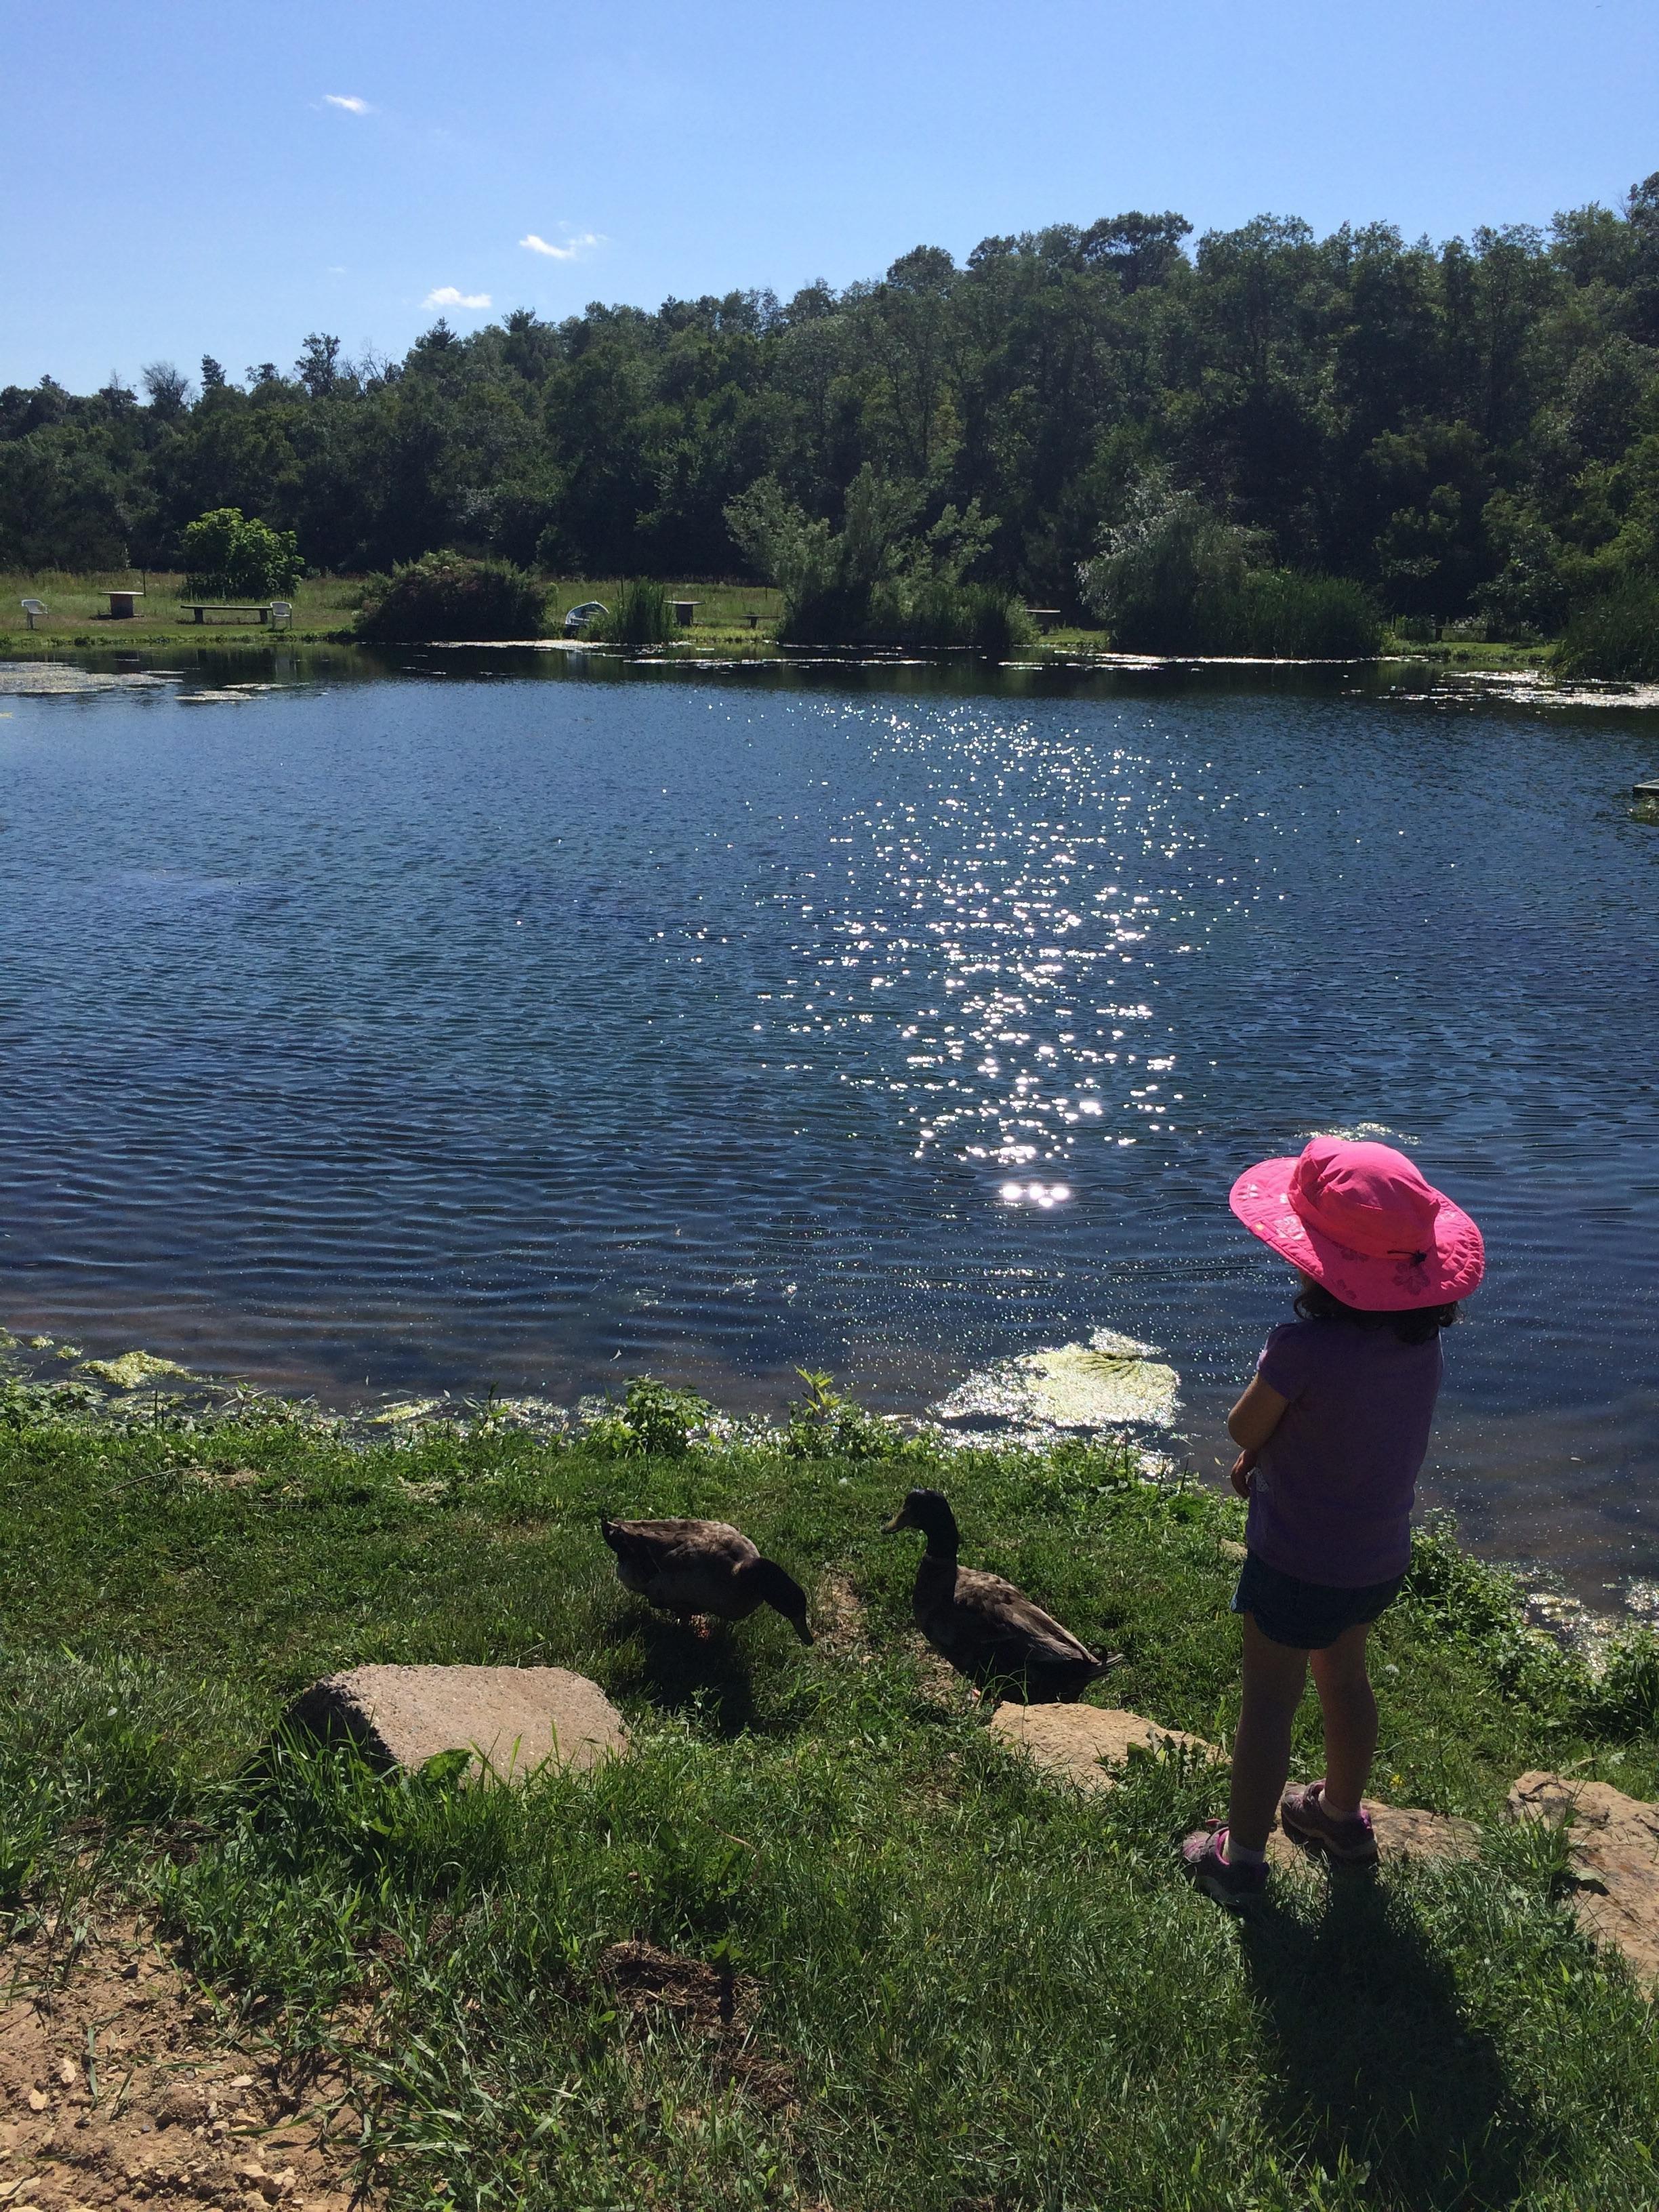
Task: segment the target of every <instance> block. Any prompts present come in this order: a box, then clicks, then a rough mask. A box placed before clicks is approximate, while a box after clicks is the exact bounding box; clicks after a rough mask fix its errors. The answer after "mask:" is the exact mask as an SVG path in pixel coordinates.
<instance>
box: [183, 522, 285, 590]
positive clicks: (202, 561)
mask: <svg viewBox="0 0 1659 2212" xmlns="http://www.w3.org/2000/svg"><path fill="white" fill-rule="evenodd" d="M179 544H180V549H181V550H182V553H183V556H184V563H185V569H186V571H187V572H188V573H187V574H186V575H185V590H186V591H188V592H224V593H227V594H230V593H235V594H239V595H240V594H246V596H247V597H248V598H250V599H256V598H263V597H264V595H265V594H267V593H269V592H291V591H292V590H293V589H294V586H295V585H296V584H297V583H298V582H299V580H300V579H301V576H302V575H304V574H305V567H306V564H305V562H303V561H302V560H301V558H300V551H299V541H298V540H297V539H296V538H295V535H294V532H292V531H291V530H272V529H271V528H270V526H269V525H268V524H266V523H263V522H261V521H260V520H259V519H258V516H257V515H245V514H244V513H242V510H241V508H240V507H215V508H213V510H212V511H211V512H210V513H207V514H204V515H201V516H198V517H197V520H195V521H194V522H192V523H189V524H187V525H186V526H185V532H184V535H183V537H182V538H181V539H180V540H179Z"/></svg>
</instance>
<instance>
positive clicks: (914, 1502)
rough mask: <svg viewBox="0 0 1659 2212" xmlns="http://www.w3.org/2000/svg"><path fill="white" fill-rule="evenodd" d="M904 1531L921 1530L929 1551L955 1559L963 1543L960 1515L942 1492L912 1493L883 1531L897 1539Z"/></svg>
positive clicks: (915, 1491) (885, 1522) (921, 1491)
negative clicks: (959, 1532) (946, 1554)
mask: <svg viewBox="0 0 1659 2212" xmlns="http://www.w3.org/2000/svg"><path fill="white" fill-rule="evenodd" d="M901 1528H920V1529H921V1533H922V1534H923V1535H924V1536H926V1537H927V1548H928V1550H929V1551H930V1552H944V1553H948V1554H949V1555H950V1556H951V1558H952V1559H954V1558H955V1557H956V1552H957V1545H958V1544H959V1542H960V1541H961V1539H960V1537H959V1536H958V1535H957V1516H956V1515H955V1514H954V1513H952V1512H951V1507H950V1502H949V1500H948V1499H947V1498H946V1497H945V1492H943V1491H942V1490H913V1491H912V1492H910V1493H909V1495H908V1498H906V1499H905V1501H904V1503H903V1504H902V1505H901V1506H900V1508H899V1510H898V1511H897V1512H896V1514H895V1515H894V1516H893V1517H892V1519H891V1520H890V1521H884V1522H883V1523H882V1531H881V1532H882V1534H883V1535H884V1536H896V1535H897V1534H898V1532H899V1530H900V1529H901Z"/></svg>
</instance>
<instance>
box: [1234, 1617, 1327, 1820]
mask: <svg viewBox="0 0 1659 2212" xmlns="http://www.w3.org/2000/svg"><path fill="white" fill-rule="evenodd" d="M1324 1656H1325V1654H1324V1653H1323V1652H1316V1653H1315V1654H1314V1660H1315V1664H1316V1665H1317V1663H1318V1662H1319V1661H1320V1660H1321V1659H1322V1658H1323V1657H1324ZM1307 1680H1308V1655H1307V1653H1306V1652H1305V1651H1296V1650H1292V1649H1291V1647H1290V1645H1289V1644H1275V1643H1274V1642H1273V1639H1272V1638H1271V1637H1267V1636H1264V1635H1263V1634H1262V1633H1261V1630H1260V1629H1259V1628H1258V1627H1257V1626H1256V1625H1255V1615H1254V1614H1252V1613H1246V1614H1245V1615H1244V1702H1243V1706H1242V1708H1241V1710H1240V1712H1239V1716H1238V1734H1237V1735H1236V1736H1235V1737H1234V1739H1233V1784H1232V1794H1231V1798H1230V1800H1229V1802H1228V1807H1227V1840H1228V1843H1229V1844H1230V1845H1231V1844H1235V1843H1236V1844H1241V1845H1242V1846H1243V1849H1244V1850H1247V1851H1265V1850H1267V1838H1268V1837H1269V1836H1270V1835H1271V1834H1272V1833H1273V1822H1274V1821H1275V1820H1277V1819H1278V1817H1279V1799H1280V1798H1281V1797H1282V1796H1284V1794H1285V1783H1286V1782H1287V1781H1288V1780H1289V1778H1290V1772H1291V1723H1292V1721H1294V1720H1295V1718H1296V1709H1297V1706H1298V1705H1300V1704H1301V1702H1302V1692H1303V1690H1304V1688H1305V1687H1306V1685H1307Z"/></svg>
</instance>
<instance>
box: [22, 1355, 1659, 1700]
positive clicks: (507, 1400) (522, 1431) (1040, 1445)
mask: <svg viewBox="0 0 1659 2212" xmlns="http://www.w3.org/2000/svg"><path fill="white" fill-rule="evenodd" d="M1038 1357H1039V1358H1042V1357H1044V1355H1038ZM1016 1364H1018V1362H1017V1361H1014V1360H1005V1361H1002V1362H1000V1363H994V1364H993V1366H992V1367H991V1368H989V1369H987V1370H984V1373H983V1375H982V1376H976V1377H975V1378H971V1381H970V1383H969V1384H966V1385H963V1386H961V1387H960V1389H958V1391H957V1392H956V1393H953V1394H951V1395H957V1396H960V1395H963V1392H965V1391H967V1390H969V1389H974V1392H975V1397H978V1396H981V1395H983V1390H984V1384H985V1383H986V1381H987V1378H991V1379H994V1377H995V1376H996V1372H997V1370H998V1368H999V1367H1000V1368H1005V1369H1009V1368H1012V1367H1013V1366H1014V1365H1016ZM1152 1372H1153V1373H1155V1374H1163V1373H1172V1370H1157V1369H1155V1370H1152ZM641 1384H642V1385H644V1386H645V1387H647V1389H650V1390H652V1391H659V1392H662V1393H665V1395H666V1397H667V1399H668V1400H670V1401H673V1403H674V1404H675V1405H676V1406H677V1407H678V1408H679V1409H680V1414H681V1416H682V1417H683V1418H684V1421H685V1422H686V1424H687V1432H688V1438H689V1443H690V1448H692V1449H698V1450H709V1451H715V1452H721V1451H731V1450H742V1451H758V1452H761V1453H771V1452H776V1451H777V1450H779V1449H783V1448H785V1447H786V1445H787V1440H788V1438H789V1437H790V1436H791V1435H792V1434H793V1433H795V1432H796V1431H797V1430H798V1428H799V1422H800V1419H801V1418H802V1408H803V1407H811V1405H812V1403H813V1401H814V1395H815V1394H814V1393H813V1391H812V1389H811V1387H810V1386H809V1387H808V1389H807V1390H806V1393H805V1396H804V1397H803V1398H802V1399H801V1400H800V1401H798V1402H797V1403H795V1404H793V1405H792V1406H790V1407H786V1408H785V1409H783V1411H782V1412H781V1413H779V1412H777V1411H773V1412H766V1413H730V1412H728V1411H726V1409H725V1408H723V1407H720V1406H718V1405H716V1404H714V1403H713V1402H712V1401H709V1400H708V1399H706V1398H704V1397H703V1396H702V1394H701V1393H700V1392H698V1391H697V1390H696V1389H690V1388H688V1387H684V1386H681V1385H676V1384H666V1383H656V1382H654V1381H653V1379H652V1378H651V1377H650V1376H647V1375H620V1374H619V1375H618V1376H617V1378H616V1383H615V1386H614V1388H612V1389H608V1390H606V1391H605V1392H603V1393H601V1392H598V1391H588V1392H583V1393H581V1394H580V1395H577V1396H576V1397H575V1398H574V1400H570V1401H564V1400H560V1399H556V1398H550V1397H547V1396H544V1395H539V1394H538V1393H534V1392H521V1393H497V1392H496V1391H495V1389H489V1390H486V1391H485V1392H483V1393H482V1394H480V1393H477V1392H476V1391H474V1392H465V1391H457V1390H442V1389H430V1390H425V1391H420V1390H416V1391H412V1392H411V1391H407V1390H405V1391H395V1390H381V1391H379V1392H376V1393H374V1394H373V1395H369V1396H368V1397H366V1398H365V1399H364V1400H363V1401H362V1403H361V1404H356V1405H351V1404H336V1403H331V1402H330V1401H328V1400H327V1399H325V1398H324V1397H323V1396H321V1395H319V1394H318V1393H316V1392H313V1391H307V1390H294V1389H277V1388H274V1387H271V1386H269V1385H265V1384H259V1383H249V1382H246V1381H245V1380H242V1379H241V1378H239V1377H234V1376H216V1375H213V1374H210V1373H208V1374H204V1373H202V1372H200V1371H198V1370H195V1369H193V1368H189V1367H186V1366H185V1365H183V1364H180V1363H179V1362H178V1361H175V1360H172V1359H169V1358H165V1357H163V1356H162V1355H161V1354H159V1353H155V1352H148V1351H144V1350H143V1349H139V1348H133V1349H131V1350H129V1351H127V1352H121V1353H116V1354H112V1355H106V1356H102V1357H100V1356H96V1355H89V1354H88V1353H87V1352H85V1351H84V1350H83V1349H82V1347H81V1346H78V1345H74V1344H70V1343H67V1342H64V1341H63V1340H58V1339H56V1338H52V1337H47V1336H44V1335H40V1334H37V1335H35V1336H33V1337H24V1336H21V1335H17V1334H11V1333H10V1332H9V1331H8V1330H7V1329H6V1328H4V1327H3V1325H0V1423H3V1422H4V1420H5V1419H7V1418H10V1419H12V1421H13V1423H14V1425H16V1424H17V1423H18V1422H20V1421H21V1423H23V1424H24V1425H29V1424H31V1423H33V1422H35V1421H37V1420H42V1421H47V1422H52V1423H59V1424H62V1425H64V1426H65V1427H66V1428H68V1429H70V1430H72V1431H78V1432H82V1433H87V1434H90V1435H93V1436H94V1437H95V1436H106V1437H111V1438H115V1437H131V1436H137V1435H151V1436H156V1435H162V1434H173V1435H180V1436H197V1437H201V1438H203V1439H204V1441H205V1440H208V1439H210V1438H211V1437H213V1436H214V1435H215V1434H216V1433H217V1432H219V1431H234V1430H237V1429H240V1428H245V1427H248V1426H252V1427H253V1428H255V1429H263V1428H274V1429H280V1430H283V1431H289V1432H290V1433H292V1434H293V1435H295V1436H296V1437H307V1438H309V1439H311V1440H312V1441H313V1443H316V1444H318V1445H319V1446H325V1447H334V1448H340V1449H345V1450H348V1451H349V1452H352V1453H354V1454H355V1453H362V1452H365V1451H372V1450H374V1449H386V1448H392V1449H401V1450H409V1451H418V1450H420V1449H422V1448H423V1447H424V1446H425V1445H426V1444H427V1443H429V1442H431V1441H432V1440H433V1439H445V1440H450V1441H460V1442H465V1441H470V1440H474V1439H477V1438H478V1437H518V1438H520V1439H522V1440H524V1441H525V1442H526V1443H529V1444H532V1445H534V1446H538V1447H552V1448H555V1449H580V1448H581V1447H583V1446H584V1445H586V1444H588V1443H592V1441H593V1440H595V1439H596V1438H597V1439H600V1440H604V1439H605V1438H607V1437H611V1438H613V1439H614V1434H615V1431H616V1426H617V1419H618V1418H619V1411H618V1409H619V1408H620V1407H622V1406H623V1403H624V1401H625V1399H626V1397H627V1395H628V1393H629V1390H630V1389H632V1388H633V1387H634V1386H635V1385H641ZM826 1384H827V1378H826ZM976 1386H977V1387H976ZM826 1409H827V1410H826ZM941 1413H943V1418H941V1417H940V1416H941ZM831 1417H833V1418H835V1419H840V1420H841V1421H842V1424H843V1425H845V1427H846V1429H847V1431H848V1433H849V1434H855V1435H858V1436H860V1437H863V1438H864V1439H865V1440H866V1442H872V1441H873V1440H880V1442H881V1445H882V1449H888V1448H890V1447H892V1448H900V1447H902V1448H913V1449H916V1450H918V1451H921V1452H922V1453H923V1454H924V1455H927V1457H929V1458H930V1459H931V1460H932V1461H933V1462H935V1463H937V1464H939V1466H941V1467H943V1468H947V1469H948V1468H949V1467H950V1466H951V1464H952V1463H953V1462H958V1461H961V1460H963V1459H964V1458H970V1457H972V1456H973V1455H976V1454H987V1453H988V1454H990V1455H994V1456H999V1457H1009V1456H1013V1457H1029V1458H1031V1459H1034V1460H1036V1461H1038V1462H1042V1461H1049V1460H1055V1459H1059V1460H1064V1459H1065V1458H1066V1457H1067V1456H1070V1455H1075V1454H1077V1453H1079V1452H1085V1453H1091V1452H1096V1453H1105V1454H1108V1455H1121V1456H1123V1457H1125V1459H1126V1460H1127V1461H1129V1462H1133V1465H1134V1466H1135V1468H1136V1469H1137V1470H1138V1473H1139V1475H1140V1477H1141V1478H1142V1479H1144V1480H1146V1481H1147V1482H1149V1483H1150V1484H1152V1485H1153V1486H1156V1487H1158V1488H1159V1489H1161V1490H1165V1491H1170V1492H1182V1491H1191V1492H1194V1494H1197V1495H1200V1496H1203V1497H1206V1498H1210V1499H1212V1501H1215V1502H1217V1503H1218V1504H1220V1505H1222V1506H1224V1507H1225V1506H1227V1505H1228V1504H1229V1503H1230V1494H1229V1492H1228V1491H1227V1488H1226V1486H1225V1484H1224V1483H1221V1482H1219V1481H1218V1480H1208V1479H1206V1477H1205V1476H1204V1475H1202V1474H1200V1473H1198V1472H1197V1470H1196V1468H1195V1466H1193V1465H1189V1464H1188V1462H1189V1461H1190V1459H1191V1454H1190V1452H1180V1453H1174V1452H1172V1451H1171V1450H1170V1449H1169V1444H1170V1442H1172V1441H1179V1440H1178V1439H1167V1438H1166V1437H1164V1435H1163V1434H1162V1433H1161V1430H1162V1426H1163V1425H1162V1424H1161V1423H1159V1422H1156V1421H1147V1420H1138V1419H1134V1418H1133V1417H1122V1418H1119V1419H1113V1420H1102V1421H1100V1422H1098V1423H1094V1424H1089V1425H1072V1426H1067V1425H1061V1424H1060V1423H1059V1422H1054V1421H1046V1422H1045V1421H1040V1420H1031V1419H1018V1418H1015V1417H1012V1416H1010V1417H1008V1418H1006V1419H1002V1418H1001V1417H1000V1416H998V1415H997V1414H996V1413H994V1412H993V1413H991V1414H990V1415H989V1416H988V1419H989V1425H976V1420H975V1413H974V1412H972V1411H970V1412H969V1413H966V1414H953V1413H951V1407H950V1406H949V1404H948V1402H947V1403H946V1404H945V1405H944V1406H943V1407H942V1408H941V1407H935V1408H929V1409H927V1410H924V1411H922V1412H921V1413H875V1412H872V1411H869V1410H866V1408H865V1407H862V1406H860V1405H859V1404H858V1403H857V1402H856V1401H854V1400H853V1399H852V1398H850V1397H848V1396H844V1395H842V1394H840V1393H838V1392H836V1390H834V1389H833V1387H829V1388H828V1395H827V1398H825V1399H824V1400H823V1407H821V1412H820V1418H831ZM986 1419H987V1415H986V1413H985V1412H984V1410H983V1408H982V1407H981V1408H980V1409H979V1412H978V1415H977V1420H978V1422H979V1423H983V1422H984V1421H985V1420H986ZM1241 1525H1242V1521H1241ZM1414 1525H1415V1526H1416V1527H1417V1528H1419V1531H1421V1530H1425V1529H1431V1528H1439V1529H1441V1530H1452V1531H1454V1532H1455V1529H1456V1528H1457V1523H1456V1522H1455V1517H1454V1516H1452V1514H1451V1513H1450V1512H1449V1510H1447V1509H1445V1508H1443V1507H1436V1506H1430V1507H1426V1508H1421V1509H1419V1514H1418V1516H1417V1517H1416V1522H1415V1524H1414ZM1454 1541H1456V1542H1457V1543H1458V1545H1459V1547H1460V1549H1462V1550H1463V1551H1464V1553H1465V1555H1466V1556H1467V1557H1468V1558H1469V1559H1471V1560H1475V1559H1479V1560H1480V1562H1481V1565H1482V1566H1483V1569H1484V1570H1487V1571H1492V1572H1493V1573H1496V1574H1498V1575H1500V1576H1502V1577H1504V1578H1505V1579H1506V1580H1507V1581H1508V1582H1509V1583H1511V1584H1513V1586H1514V1588H1515V1589H1516V1591H1517V1592H1518V1594H1519V1596H1520V1599H1521V1601H1522V1606H1523V1609H1524V1613H1525V1618H1526V1620H1527V1622H1528V1626H1529V1627H1530V1628H1531V1629H1533V1630H1534V1631H1536V1632H1540V1633H1541V1634H1544V1635H1546V1636H1547V1637H1548V1638H1550V1639H1551V1640H1552V1641H1553V1643H1554V1644H1557V1645H1559V1647H1560V1648H1561V1649H1562V1650H1565V1651H1568V1652H1571V1653H1574V1654H1576V1655H1577V1656H1579V1657H1580V1658H1582V1659H1583V1661H1584V1662H1586V1663H1587V1664H1589V1665H1590V1666H1591V1667H1595V1666H1597V1665H1598V1664H1600V1663H1601V1660H1602V1658H1603V1656H1604V1655H1605V1654H1606V1652H1607V1650H1609V1649H1610V1648H1612V1647H1613V1645H1614V1644H1616V1643H1617V1642H1618V1641H1619V1639H1620V1638H1621V1637H1624V1636H1626V1635H1629V1634H1632V1633H1642V1632H1652V1631H1654V1630H1655V1628H1656V1626H1659V1621H1656V1604H1655V1600H1654V1592H1653V1586H1652V1585H1651V1584H1649V1583H1643V1582H1642V1581H1641V1579H1640V1578H1639V1577H1638V1578H1637V1579H1636V1580H1635V1581H1633V1582H1632V1583H1631V1584H1630V1586H1629V1588H1628V1589H1626V1592H1625V1593H1624V1595H1622V1596H1621V1598H1620V1601H1619V1605H1618V1609H1617V1610H1616V1611H1607V1610H1605V1609H1597V1608H1596V1607H1593V1606H1592V1605H1590V1604H1589V1602H1587V1601H1586V1600H1584V1599H1583V1598H1581V1597H1579V1596H1577V1595H1574V1594H1573V1592H1572V1591H1571V1589H1570V1587H1569V1586H1568V1583H1567V1577H1566V1575H1565V1571H1564V1570H1562V1569H1561V1568H1559V1567H1558V1566H1556V1565H1554V1564H1553V1563H1552V1562H1550V1561H1548V1560H1547V1559H1530V1560H1528V1559H1516V1558H1513V1557H1511V1556H1508V1555H1505V1554H1503V1553H1496V1554H1493V1555H1491V1556H1488V1555H1487V1554H1486V1553H1480V1552H1477V1551H1475V1550H1474V1549H1473V1548H1472V1547H1468V1545H1467V1544H1466V1543H1465V1542H1464V1540H1463V1539H1462V1536H1461V1535H1454ZM1604 1587H1607V1585H1604Z"/></svg>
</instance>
